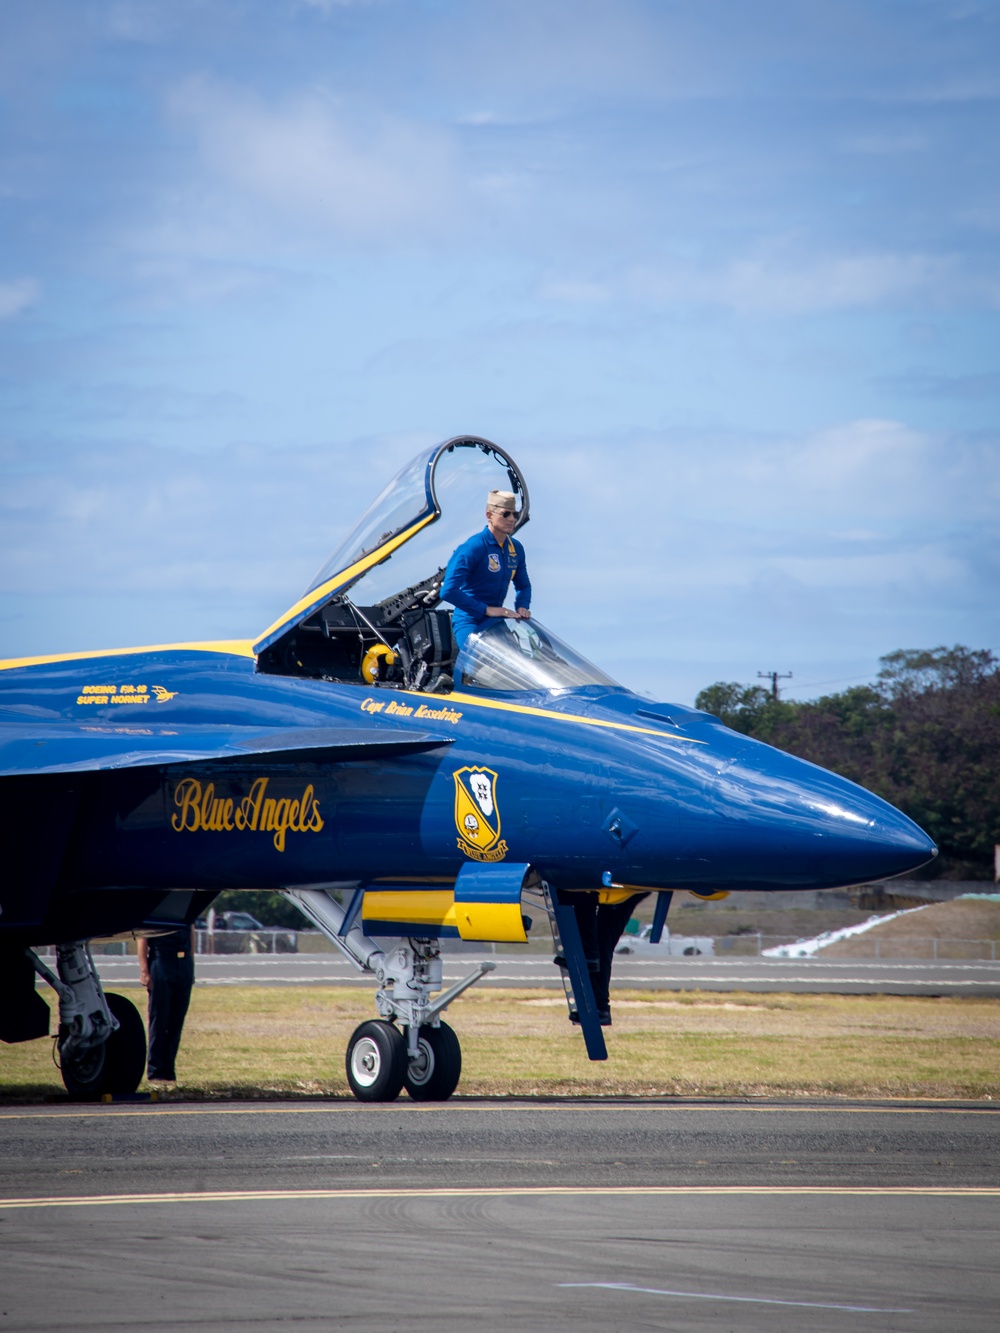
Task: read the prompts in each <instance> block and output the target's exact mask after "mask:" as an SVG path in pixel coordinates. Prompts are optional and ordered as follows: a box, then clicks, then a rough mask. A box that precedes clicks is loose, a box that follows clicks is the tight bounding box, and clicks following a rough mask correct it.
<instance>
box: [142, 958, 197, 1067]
mask: <svg viewBox="0 0 1000 1333" xmlns="http://www.w3.org/2000/svg"><path fill="white" fill-rule="evenodd" d="M149 977H150V983H151V984H150V987H149V1077H150V1078H163V1079H175V1078H176V1077H177V1072H176V1070H175V1068H174V1061H175V1060H176V1059H177V1048H178V1046H180V1044H181V1031H182V1030H183V1027H184V1016H185V1015H186V1013H187V1010H188V1002H189V1001H190V999H191V987H192V986H193V985H194V959H193V958H192V957H191V954H190V953H187V954H186V956H185V957H184V958H178V957H177V956H176V954H174V955H173V956H170V955H163V956H160V955H155V956H153V957H151V958H150V960H149Z"/></svg>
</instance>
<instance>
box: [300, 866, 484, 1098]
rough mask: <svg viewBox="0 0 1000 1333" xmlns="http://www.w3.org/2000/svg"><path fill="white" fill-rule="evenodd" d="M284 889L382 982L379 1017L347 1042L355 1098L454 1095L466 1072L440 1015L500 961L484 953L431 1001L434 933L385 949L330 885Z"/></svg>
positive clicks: (437, 973) (436, 960)
mask: <svg viewBox="0 0 1000 1333" xmlns="http://www.w3.org/2000/svg"><path fill="white" fill-rule="evenodd" d="M347 887H348V888H350V889H356V886H355V885H349V886H347ZM284 893H285V897H286V898H288V899H290V900H291V901H292V902H293V903H295V905H296V906H297V907H299V908H300V909H301V910H302V911H303V912H304V913H305V914H306V916H308V917H309V918H310V919H311V920H312V921H314V922H315V924H316V925H317V926H319V928H320V930H322V931H323V933H324V934H325V935H326V936H327V938H328V939H329V940H330V941H331V942H332V943H333V944H335V945H336V946H337V948H338V949H340V950H341V952H342V953H344V954H345V955H346V956H347V958H348V959H349V960H350V961H351V962H353V963H354V966H355V967H356V968H357V969H358V971H359V972H367V973H369V974H370V975H373V976H374V977H375V979H376V981H377V982H378V989H377V990H376V992H375V1006H376V1008H377V1009H378V1012H379V1014H380V1015H381V1018H378V1019H372V1020H370V1021H369V1022H367V1023H362V1024H361V1026H360V1027H358V1028H356V1029H355V1031H354V1032H353V1034H352V1035H351V1040H350V1041H349V1042H348V1045H347V1060H346V1067H347V1082H348V1084H349V1086H350V1089H351V1091H352V1092H353V1093H354V1095H355V1097H357V1098H358V1099H359V1100H360V1101H363V1102H391V1101H394V1100H395V1099H396V1098H397V1097H398V1096H399V1094H400V1092H402V1090H403V1089H404V1088H405V1089H406V1091H407V1093H408V1094H409V1096H410V1097H412V1098H413V1100H414V1101H418V1102H431V1101H444V1100H446V1099H447V1098H448V1097H450V1096H451V1094H452V1093H453V1092H454V1091H455V1088H456V1087H457V1086H458V1080H459V1078H460V1077H461V1074H462V1049H461V1047H460V1046H459V1043H458V1037H457V1036H456V1035H455V1033H454V1031H453V1030H452V1028H450V1027H449V1026H448V1024H447V1023H444V1022H442V1021H441V1017H440V1015H441V1013H442V1012H443V1011H444V1010H445V1009H446V1008H447V1007H448V1005H449V1004H451V1002H452V1000H456V999H457V998H458V997H459V995H461V994H462V992H463V991H465V990H467V989H468V988H469V987H470V986H473V985H475V983H476V982H477V981H479V980H480V978H481V977H484V976H485V975H486V974H487V973H488V972H492V971H493V969H494V968H495V966H496V964H495V963H493V962H491V961H489V960H488V959H484V960H483V961H482V962H480V963H478V964H477V965H476V967H475V969H474V970H473V971H472V972H470V973H469V975H468V976H466V977H463V978H462V980H461V981H457V982H456V983H455V984H454V985H453V986H450V987H449V988H448V989H447V990H446V991H443V992H442V993H441V994H440V995H438V997H437V999H436V1000H433V1001H432V1000H431V993H432V992H433V991H436V990H440V987H441V983H442V969H441V952H440V948H439V946H438V941H437V940H436V939H401V940H395V941H393V942H392V945H391V947H387V948H386V949H385V950H383V949H380V948H379V947H378V946H377V945H376V944H375V943H374V941H373V940H372V939H371V938H370V937H369V936H367V935H365V934H364V933H363V932H362V930H361V929H360V928H359V927H358V926H357V925H355V924H354V916H352V914H351V908H350V907H348V908H347V909H346V910H345V909H344V908H343V907H342V906H341V905H340V904H339V903H338V902H336V901H335V900H334V899H333V898H331V897H330V895H329V893H328V892H327V891H326V890H325V889H315V888H313V889H285V890H284Z"/></svg>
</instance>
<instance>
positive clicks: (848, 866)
mask: <svg viewBox="0 0 1000 1333" xmlns="http://www.w3.org/2000/svg"><path fill="white" fill-rule="evenodd" d="M493 489H499V490H504V491H513V492H514V493H515V495H516V496H517V497H518V500H519V508H520V523H519V527H522V526H523V525H524V524H525V523H527V521H528V518H529V499H528V490H527V486H526V484H525V480H524V478H523V476H522V475H521V472H520V470H519V468H518V467H517V465H516V464H515V463H514V461H513V459H512V458H511V457H510V456H509V455H508V454H507V453H506V452H505V451H504V450H503V449H501V448H499V447H498V446H497V445H495V444H492V443H490V441H488V440H485V439H481V438H478V437H475V436H460V437H456V438H454V439H450V440H447V441H445V442H444V443H443V444H440V445H437V446H435V447H433V448H431V449H428V450H426V451H425V452H424V453H422V454H420V455H419V456H418V457H417V458H415V459H414V460H413V461H412V462H411V463H410V464H409V465H408V466H407V467H405V468H404V469H403V471H402V472H401V473H400V474H399V476H398V477H397V478H396V479H395V480H394V481H393V482H391V483H390V485H389V486H387V487H386V489H385V490H384V491H383V492H382V494H381V495H380V496H379V497H378V498H377V499H376V500H375V502H374V503H373V504H372V506H371V507H370V508H369V510H368V511H367V512H366V513H365V515H364V516H363V518H362V519H361V521H360V523H359V524H358V526H357V528H356V529H355V530H354V532H353V533H352V534H351V536H350V537H349V538H348V540H347V541H346V542H345V543H344V545H343V546H342V547H341V548H340V549H339V550H338V551H337V552H336V554H335V555H334V556H333V557H332V558H331V559H330V560H329V561H328V562H327V563H326V565H324V566H323V568H322V569H321V570H320V572H319V573H318V574H317V576H316V578H315V579H314V580H313V581H312V583H311V584H310V586H309V588H308V589H307V591H306V592H305V594H304V595H303V596H302V597H301V598H300V599H299V600H298V601H297V602H296V603H295V604H294V605H293V606H292V607H290V608H289V609H288V610H287V611H286V612H285V613H284V614H283V615H282V616H280V617H279V618H278V619H277V620H276V621H275V622H274V624H273V625H271V626H270V627H269V628H268V629H267V630H265V632H264V633H263V634H262V635H261V636H260V637H259V638H258V639H257V640H256V641H252V640H247V641H245V642H244V641H235V642H220V643H180V644H167V645H159V646H155V647H146V648H128V649H119V650H115V651H107V652H90V653H76V654H61V655H58V656H54V657H53V656H49V657H33V658H32V657H27V658H20V659H16V660H9V661H2V662H0V839H2V846H3V849H4V856H3V871H2V882H0V1039H2V1040H4V1041H8V1042H10V1041H24V1040H30V1039H33V1038H38V1037H41V1036H44V1035H46V1034H47V1033H48V1031H49V1021H50V1015H49V1009H48V1005H47V1004H46V1002H45V1001H44V999H43V998H42V995H41V993H39V992H38V991H37V990H36V985H35V979H36V975H40V976H41V977H43V978H44V979H45V980H46V981H48V982H49V983H50V984H51V986H52V987H53V988H54V990H55V992H56V994H57V996H58V1002H59V1030H58V1049H59V1056H60V1064H61V1069H62V1076H63V1080H64V1082H65V1084H66V1087H67V1089H68V1090H69V1091H70V1093H71V1094H73V1095H76V1096H94V1095H100V1094H102V1093H105V1092H112V1093H115V1092H119V1093H128V1092H132V1091H134V1090H135V1089H136V1088H137V1087H138V1084H139V1082H140V1081H141V1078H142V1075H143V1070H144V1064H145V1035H144V1030H143V1024H142V1020H141V1018H140V1017H139V1014H138V1012H137V1010H136V1009H135V1007H134V1006H133V1005H132V1004H131V1003H130V1002H129V1001H128V1000H126V999H125V998H124V997H122V996H118V995H105V993H104V991H103V989H102V987H101V983H100V979H99V977H98V975H97V971H96V969H95V967H94V963H93V959H92V956H91V951H90V941H91V940H93V939H95V938H108V937H113V936H119V937H125V936H129V935H134V934H140V935H141V934H155V933H156V932H157V931H163V930H166V929H173V928H176V927H177V926H179V925H182V924H187V923H190V922H193V921H194V920H195V918H196V917H197V916H198V915H200V914H201V913H202V912H204V910H205V909H206V907H207V906H208V905H209V904H210V903H211V901H212V897H213V895H215V894H216V893H218V892H219V891H220V890H222V889H228V888H242V889H276V890H280V891H282V892H284V893H285V894H287V896H288V897H289V898H290V899H291V900H292V901H294V902H295V903H296V904H297V905H298V906H299V907H300V908H301V909H302V911H303V912H304V913H305V914H306V915H307V916H308V917H309V918H310V919H311V920H312V921H313V922H314V923H315V925H316V926H317V927H319V928H320V929H321V930H323V931H324V932H325V933H326V934H327V935H328V936H329V938H330V939H331V940H332V941H333V942H334V944H335V945H336V946H337V947H338V948H339V949H341V950H342V951H343V952H344V953H345V954H346V955H347V957H348V958H350V959H351V960H352V962H353V963H354V964H355V965H356V966H357V967H358V968H359V969H360V970H361V971H363V972H365V973H367V974H369V975H370V976H371V977H372V978H373V979H374V981H375V984H376V995H375V1001H376V1008H377V1010H378V1014H379V1017H378V1018H377V1019H373V1020H371V1021H369V1022H366V1023H363V1024H362V1025H361V1026H360V1027H359V1028H358V1029H357V1031H356V1032H355V1033H354V1034H353V1036H352V1038H351V1041H350V1043H349V1046H348V1050H347V1076H348V1080H349V1082H350V1085H351V1088H352V1090H353V1091H354V1093H355V1094H356V1095H357V1096H358V1097H359V1098H361V1099H363V1100H369V1101H382V1100H391V1099H392V1098H394V1097H396V1096H398V1095H399V1093H400V1092H401V1090H402V1089H403V1088H405V1089H406V1090H407V1092H408V1093H409V1094H410V1095H411V1096H412V1097H414V1098H416V1099H418V1100H419V1099H427V1100H430V1099H441V1098H445V1097H448V1096H449V1095H450V1094H451V1093H452V1092H453V1091H454V1089H455V1086H456V1085H457V1082H458V1079H459V1075H460V1070H461V1051H460V1047H459V1043H458V1039H457V1037H456V1035H455V1033H454V1032H453V1030H452V1029H451V1028H450V1027H449V1026H448V1025H447V1024H446V1023H444V1022H443V1021H442V1018H441V1015H442V1013H443V1011H444V1010H445V1008H446V1007H447V1005H449V1004H450V1003H451V1002H452V1001H453V1000H454V999H455V998H456V997H457V996H458V995H459V994H461V992H462V991H463V990H465V989H466V988H467V987H468V986H470V985H472V984H473V983H474V982H476V981H477V980H479V978H480V977H481V976H482V975H483V974H484V972H485V971H487V970H491V965H490V964H488V963H482V964H480V965H479V966H478V967H476V968H475V969H473V971H472V972H471V973H470V974H469V975H468V976H466V977H465V978H464V979H463V980H462V981H460V982H458V983H457V984H456V985H454V986H452V987H450V988H449V989H448V990H444V991H442V967H441V955H440V948H441V940H442V939H447V938H449V937H452V938H456V939H459V938H460V939H464V940H481V941H498V942H504V941H524V940H525V939H526V938H527V934H526V932H527V930H528V929H529V928H530V926H531V923H532V920H535V921H538V922H539V923H540V924H541V923H543V922H544V923H546V924H547V925H548V926H549V927H550V928H551V930H552V935H553V940H554V948H555V951H556V954H557V958H558V960H559V963H560V969H561V975H562V977H563V980H564V984H565V989H566V995H567V1001H568V1004H569V1008H570V1013H571V1016H572V1017H573V1018H574V1019H575V1021H577V1022H578V1024H579V1026H580V1029H581V1030H582V1033H583V1037H584V1040H585V1043H586V1048H587V1051H588V1054H589V1055H590V1056H591V1058H593V1059H600V1058H603V1057H604V1056H605V1055H606V1047H605V1043H604V1034H603V1032H602V1029H601V1025H600V1022H599V1016H598V1013H597V1010H596V1007H595V1002H594V994H593V988H592V984H591V974H590V972H589V971H588V963H587V957H586V954H585V950H584V945H583V943H582V940H581V934H580V930H579V928H578V919H577V913H576V911H575V910H574V902H576V903H579V902H580V901H581V899H580V898H579V895H580V894H581V893H582V892H586V893H589V894H594V893H598V894H601V895H603V898H604V900H605V901H606V902H612V903H613V902H616V901H618V902H621V901H623V900H627V899H628V898H629V897H630V896H632V895H634V894H636V893H639V892H649V891H653V892H656V893H658V894H659V895H660V897H659V899H658V903H657V909H656V913H655V918H654V938H658V936H659V931H660V930H662V927H663V920H664V916H665V914H666V907H667V904H668V903H669V900H670V894H671V892H672V891H675V890H687V891H690V892H694V893H696V894H700V895H703V896H706V897H708V896H712V895H713V894H716V893H720V892H726V891H731V890H740V889H755V890H775V891H781V890H799V889H825V888H834V887H841V886H844V885H850V884H857V883H862V882H866V881H871V880H877V879H881V878H885V877H888V876H892V875H898V874H901V873H904V872H906V871H911V870H913V869H915V868H916V867H917V866H919V865H922V864H923V863H924V862H926V861H928V860H929V859H930V858H931V857H933V856H934V855H935V854H936V849H935V847H934V845H933V843H932V842H931V841H930V839H929V838H928V837H927V836H926V835H925V834H924V833H923V832H922V830H921V829H919V828H918V827H917V826H916V825H915V824H914V823H912V822H911V821H910V820H909V819H907V818H906V817H905V816H904V815H902V814H901V813H900V812H899V811H897V810H895V809H893V807H892V806H890V805H887V804H886V803H885V802H884V801H882V800H880V799H879V798H878V797H876V796H873V795H871V794H870V793H869V792H867V791H864V790H862V788H860V787H857V786H855V785H854V784H853V783H851V782H848V781H846V780H845V779H844V778H841V777H838V776H836V775H835V774H833V773H829V772H826V771H825V770H823V769H821V768H817V767H816V766H815V765H813V764H809V763H806V762H804V761H803V760H800V759H796V758H793V757H792V756H790V755H787V754H784V753H782V752H780V751H778V750H775V749H772V748H771V747H769V746H767V745H763V744H760V743H759V742H756V741H753V740H750V739H749V738H748V737H746V736H742V735H739V734H737V733H736V732H733V731H730V730H729V729H728V728H726V727H725V726H723V725H722V723H721V722H720V721H719V720H718V719H717V718H714V717H711V716H708V715H707V714H705V713H700V712H696V711H693V710H692V709H690V708H685V707H681V706H679V705H675V704H659V703H655V702H652V701H651V700H649V699H646V698H642V697H640V696H638V695H636V694H633V693H632V692H631V691H629V690H627V689H625V688H623V687H622V686H620V685H618V684H617V683H616V682H615V681H614V680H612V679H611V678H610V677H609V676H607V675H605V673H604V672H603V671H601V670H600V669H599V668H598V667H595V666H593V665H592V664H591V663H590V662H588V661H586V660H585V659H584V658H582V657H581V656H580V655H579V654H578V653H576V652H574V651H573V649H571V648H570V647H568V646H567V645H566V644H565V643H563V642H562V641H561V640H560V639H559V638H558V637H557V636H556V635H555V634H553V633H552V632H551V631H550V630H548V629H547V628H545V627H544V626H543V625H542V624H540V623H539V622H538V621H537V620H534V619H532V620H517V621H515V620H497V621H496V624H495V626H491V628H490V629H489V630H488V631H487V632H486V633H482V634H479V635H473V636H472V638H471V639H470V640H469V641H468V642H467V643H466V644H465V645H464V647H463V649H462V652H461V654H459V653H458V652H457V651H456V646H455V641H454V637H453V633H452V624H451V611H450V609H449V608H448V607H447V606H446V605H443V604H442V599H441V586H442V582H443V579H444V572H445V566H446V564H447V560H448V556H449V554H450V552H451V551H452V550H453V549H454V548H455V547H456V546H457V545H458V543H459V542H460V541H462V540H463V539H464V538H466V537H468V535H469V531H470V529H471V528H472V526H473V524H474V521H475V517H476V515H478V514H480V513H481V512H482V508H483V503H484V499H485V496H486V494H487V492H489V491H490V490H493ZM589 901H591V902H592V901H594V900H593V899H590V900H589ZM41 945H53V946H55V953H56V960H55V961H56V966H55V969H54V970H53V969H51V968H50V967H49V966H48V965H47V963H46V962H45V961H43V959H42V958H41V957H40V956H39V955H38V953H37V952H36V949H37V948H38V946H41Z"/></svg>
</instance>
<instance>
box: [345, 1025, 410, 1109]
mask: <svg viewBox="0 0 1000 1333" xmlns="http://www.w3.org/2000/svg"><path fill="white" fill-rule="evenodd" d="M406 1063H407V1061H406V1039H405V1037H404V1036H403V1034H402V1033H401V1032H400V1030H399V1028H397V1027H396V1026H394V1024H392V1023H386V1022H384V1020H382V1019H381V1018H373V1019H370V1020H369V1022H367V1023H362V1024H361V1026H360V1027H359V1028H355V1030H354V1033H353V1034H352V1036H351V1040H350V1041H349V1042H348V1043H347V1081H348V1083H349V1084H350V1085H351V1091H352V1092H353V1093H354V1095H355V1097H357V1098H358V1100H359V1101H362V1102H392V1101H395V1100H396V1098H397V1097H398V1096H399V1094H400V1093H401V1092H402V1090H403V1080H404V1079H405V1078H406Z"/></svg>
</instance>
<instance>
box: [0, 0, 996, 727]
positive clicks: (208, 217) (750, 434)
mask: <svg viewBox="0 0 1000 1333" xmlns="http://www.w3.org/2000/svg"><path fill="white" fill-rule="evenodd" d="M0 38H2V40H0V655H3V656H20V655H25V654H29V653H43V652H60V651H69V650H72V649H76V648H96V647H105V646H113V645H123V644H129V643H138V642H143V641H151V642H165V641H169V640H173V639H190V638H208V637H252V636H254V635H255V634H256V633H257V632H259V631H260V630H261V629H262V628H263V627H264V626H265V625H267V624H269V623H270V622H271V620H272V619H273V618H274V617H275V616H276V615H277V614H278V613H279V612H280V611H281V610H282V609H283V608H284V606H286V605H287V604H289V603H290V602H291V601H293V600H294V599H295V598H296V597H297V596H298V595H299V594H300V593H301V592H302V591H303V589H304V587H305V586H306V584H307V583H308V581H309V579H310V577H311V575H312V574H313V572H314V571H315V569H316V568H317V567H318V566H319V565H320V564H321V563H322V562H323V560H324V559H325V557H326V555H327V554H328V553H329V551H330V550H331V549H332V548H333V547H334V546H335V545H336V544H337V542H338V541H339V539H340V538H341V537H342V536H343V535H344V533H345V531H346V529H348V528H350V527H351V526H352V525H353V521H354V519H355V518H356V517H357V515H358V513H359V511H360V510H361V509H362V508H363V507H364V506H365V505H366V504H367V502H368V500H369V499H370V498H371V497H372V496H373V495H374V493H375V492H376V491H377V490H378V489H380V487H381V485H382V484H383V482H384V481H385V480H386V479H387V478H388V477H389V476H390V475H391V474H392V473H393V472H394V471H395V470H396V469H397V468H398V467H399V466H401V465H402V464H403V463H404V462H405V461H406V460H407V459H408V458H409V456H410V455H411V454H413V453H415V452H416V451H417V450H418V449H420V448H422V447H423V446H424V445H426V444H428V443H430V442H432V441H434V440H436V439H443V438H445V437H447V436H449V435H452V434H456V433H459V432H463V431H468V432H473V433H476V434H482V435H485V436H487V437H489V438H491V439H494V440H496V441H497V442H498V443H501V444H503V445H504V446H505V447H507V448H508V449H509V450H510V451H511V452H512V453H513V454H514V456H515V457H516V458H517V459H518V461H519V462H520V464H521V466H522V468H523V469H524V471H525V473H526V474H527V478H528V482H529V486H530V488H531V492H532V501H533V505H532V509H533V519H532V522H531V524H530V525H529V527H528V528H527V529H526V530H525V532H524V541H525V544H526V547H527V550H528V554H529V563H530V568H531V573H532V578H533V581H534V584H535V588H536V593H535V599H534V606H535V610H536V613H537V614H538V615H539V616H540V617H541V618H542V619H543V620H544V621H545V622H546V623H548V624H550V625H551V626H552V627H553V628H554V629H556V630H557V631H558V632H560V633H562V634H563V636H564V637H566V638H568V639H569V640H570V641H571V642H573V643H574V644H576V645H577V646H578V647H579V648H581V649H582V650H583V651H585V652H587V653H588V654H589V655H590V656H591V657H593V658H594V659H595V660H597V661H598V662H600V663H601V664H602V665H603V666H605V667H606V668H607V669H609V670H611V671H612V673H613V674H615V675H617V676H618V678H619V679H621V680H623V681H624V682H625V683H626V684H629V685H632V686H634V687H636V688H639V689H643V690H646V691H648V692H649V693H652V694H654V695H656V696H658V697H661V698H665V699H675V700H679V701H682V702H690V701H691V700H693V697H694V695H695V693H696V692H697V690H698V689H699V688H701V687H702V686H703V685H707V684H709V683H711V682H712V681H715V680H719V679H727V680H744V681H750V680H755V679H756V673H757V671H769V670H772V669H774V670H780V671H791V672H793V673H794V675H793V679H792V681H791V682H789V683H788V684H789V686H790V693H791V694H792V695H794V696H795V697H800V698H808V697H812V696H814V695H816V694H819V693H823V692H826V691H828V690H831V689H838V688H842V687H843V686H844V685H846V684H848V683H851V682H854V681H858V680H863V679H868V678H871V676H872V675H873V674H874V672H875V671H876V670H877V662H878V658H879V656H880V655H881V654H883V653H886V652H889V651H891V650H893V649H895V648H900V647H933V646H935V645H937V644H940V643H949V644H950V643H955V642H963V643H966V644H969V645H970V646H973V647H990V648H993V649H994V650H997V651H1000V596H998V591H1000V539H998V528H1000V519H998V515H1000V336H998V333H1000V243H998V242H1000V163H998V150H997V144H998V143H1000V6H998V5H996V4H995V3H992V4H979V3H972V2H971V0H970V2H969V3H961V2H960V0H953V2H951V3H946V2H945V0H938V2H936V3H931V2H922V0H905V2H904V0H898V2H897V0H891V2H890V0H883V2H881V3H874V2H870V3H851V0H845V2H844V3H840V4H837V5H832V6H820V5H816V4H814V3H806V2H805V0H802V2H800V3H794V2H791V0H789V2H788V3H767V2H763V3H755V4H753V5H747V4H746V3H745V0H744V2H734V3H726V2H724V0H720V2H718V3H714V2H713V0H705V2H703V3H689V2H688V0H677V2H676V3H670V2H668V0H649V2H647V3H634V2H631V0H614V3H604V2H603V0H574V2H573V3H559V2H556V0H531V2H530V3H527V2H526V3H521V2H519V0H511V2H509V3H504V2H503V0H495V2H494V3H490V4H484V3H474V2H469V3H464V4H459V3H450V2H449V0H406V2H405V3H404V2H401V0H369V2H368V3H353V4H352V3H335V2H333V0H327V2H324V3H320V2H319V0H313V2H311V3H310V2H307V0H243V2H242V3H241V2H240V0H173V3H171V4H170V5H164V4H162V3H159V0H151V2H150V3H146V2H145V0H141V2H140V0H119V2H118V3H111V2H110V0H103V2H102V0H93V2H91V3H80V0H62V2H59V0H33V3H32V4H31V5H16V6H8V7H7V8H6V10H5V12H4V15H3V17H2V18H0ZM476 521H478V515H476V516H472V519H471V522H470V531H471V530H472V527H473V526H475V522H476Z"/></svg>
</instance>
